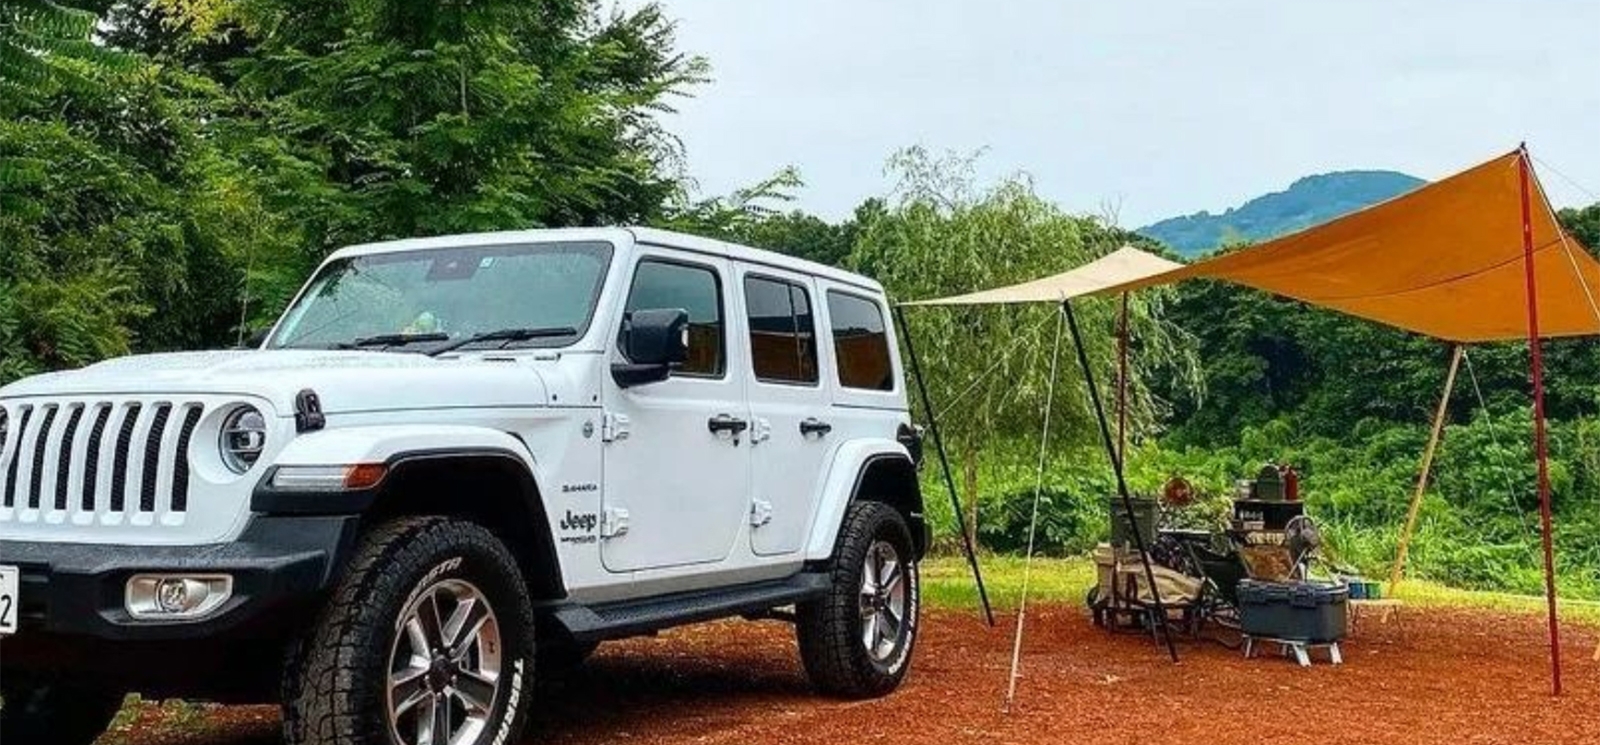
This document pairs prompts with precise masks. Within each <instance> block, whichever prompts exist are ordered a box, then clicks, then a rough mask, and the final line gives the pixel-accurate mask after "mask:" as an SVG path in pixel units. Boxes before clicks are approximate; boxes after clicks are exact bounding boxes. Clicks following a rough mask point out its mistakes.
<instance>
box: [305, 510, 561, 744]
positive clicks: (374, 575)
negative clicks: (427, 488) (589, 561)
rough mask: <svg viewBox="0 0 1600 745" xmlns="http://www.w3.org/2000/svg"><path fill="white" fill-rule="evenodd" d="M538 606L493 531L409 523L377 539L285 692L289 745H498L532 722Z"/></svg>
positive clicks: (387, 528)
mask: <svg viewBox="0 0 1600 745" xmlns="http://www.w3.org/2000/svg"><path fill="white" fill-rule="evenodd" d="M532 629H533V609H532V605H531V603H530V601H529V599H528V594H527V589H526V587H525V585H524V584H523V582H522V575H521V572H520V571H519V570H518V568H517V564H516V560H515V559H514V557H512V555H511V553H510V551H509V550H507V548H506V547H505V545H504V544H502V543H501V542H500V541H499V540H498V539H497V538H495V537H494V535H493V534H491V533H490V532H489V531H488V530H486V529H484V528H483V527H481V526H478V525H474V524H472V523H466V522H461V521H456V520H447V519H441V518H407V519H402V520H398V521H396V522H393V523H390V524H387V525H384V526H381V527H379V528H378V529H376V530H374V531H373V532H372V533H371V534H370V535H368V536H367V537H366V538H365V539H364V540H363V543H362V546H361V548H360V550H359V552H358V555H357V556H356V558H355V560H354V562H353V564H352V565H351V570H350V572H349V574H348V575H347V576H346V577H345V579H344V580H343V581H342V582H341V583H340V586H339V588H338V590H337V592H336V593H335V596H334V598H333V600H332V601H331V602H330V604H329V606H328V608H327V609H326V610H325V611H324V612H323V616H322V618H321V619H320V620H319V622H318V624H317V627H316V628H315V630H314V631H313V633H312V636H311V638H310V639H309V640H308V641H307V643H306V644H305V645H304V647H303V650H304V651H303V652H302V653H301V654H302V655H303V657H302V660H301V661H300V662H299V664H297V665H295V667H294V669H295V670H296V674H295V675H293V676H291V677H290V679H289V680H288V681H286V684H287V690H286V691H285V698H284V700H285V702H286V703H285V706H284V731H285V739H286V740H287V741H288V742H289V743H290V744H291V745H312V744H313V743H314V744H315V745H488V744H489V743H509V742H516V740H517V737H518V735H519V734H520V733H521V729H522V727H523V724H524V722H525V721H526V720H527V710H528V708H529V703H530V701H531V698H532V685H531V684H532V681H533V665H534V640H533V632H532Z"/></svg>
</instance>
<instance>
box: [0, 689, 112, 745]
mask: <svg viewBox="0 0 1600 745" xmlns="http://www.w3.org/2000/svg"><path fill="white" fill-rule="evenodd" d="M0 699H3V700H0V743H7V745H9V744H10V743H13V742H16V743H52V745H90V743H93V742H94V741H95V739H96V738H98V737H100V734H101V733H102V732H105V731H106V727H108V726H110V725H111V720H112V719H113V718H115V717H116V715H117V710H118V709H121V708H122V699H123V695H122V693H121V692H120V691H114V690H110V689H107V688H102V687H100V686H97V685H95V684H93V683H87V682H83V681H67V680H53V681H36V680H32V679H29V678H25V677H23V676H21V675H19V674H9V673H8V674H7V675H6V676H5V679H4V680H0Z"/></svg>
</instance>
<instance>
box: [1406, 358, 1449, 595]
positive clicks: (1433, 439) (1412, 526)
mask: <svg viewBox="0 0 1600 745" xmlns="http://www.w3.org/2000/svg"><path fill="white" fill-rule="evenodd" d="M1461 353H1462V349H1461V345H1460V344H1457V345H1455V348H1454V351H1452V352H1451V353H1450V372H1449V373H1447V374H1446V375H1445V376H1444V393H1441V394H1439V410H1438V411H1436V412H1434V414H1433V431H1432V432H1431V433H1429V434H1428V446H1427V447H1426V448H1424V449H1423V451H1422V474H1421V475H1420V476H1418V477H1417V489H1416V491H1413V492H1412V493H1411V506H1410V507H1408V508H1406V524H1405V527H1404V528H1402V529H1401V530H1400V545H1399V547H1398V548H1397V549H1396V550H1395V557H1394V567H1393V568H1391V569H1390V570H1389V591H1390V592H1394V589H1395V588H1397V587H1399V586H1400V578H1401V576H1402V575H1403V574H1404V573H1405V570H1406V554H1407V553H1408V552H1409V551H1410V549H1411V534H1412V532H1413V531H1415V530H1416V529H1417V514H1418V513H1419V512H1421V511H1422V493H1423V492H1424V491H1426V490H1427V488H1428V474H1429V472H1430V471H1432V470H1433V454H1434V453H1435V452H1436V451H1437V450H1438V448H1439V436H1440V435H1442V434H1444V415H1445V414H1446V413H1447V412H1448V411H1449V409H1450V394H1451V393H1452V392H1454V391H1455V389H1456V371H1457V370H1459V369H1461Z"/></svg>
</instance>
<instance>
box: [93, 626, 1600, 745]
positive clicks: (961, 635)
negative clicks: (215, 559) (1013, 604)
mask: <svg viewBox="0 0 1600 745" xmlns="http://www.w3.org/2000/svg"><path fill="white" fill-rule="evenodd" d="M1011 622H1012V619H1011V618H1010V617H1007V618H1006V619H1005V620H1004V622H1003V624H1002V626H1001V627H1000V628H997V629H989V628H987V627H985V626H984V625H983V624H982V623H981V622H980V621H979V620H978V619H977V618H976V614H974V613H966V612H952V611H934V612H931V613H928V614H927V615H926V616H925V617H924V622H923V627H922V640H921V645H920V647H919V649H918V650H917V655H916V659H915V662H914V668H913V671H912V675H911V678H910V680H909V681H908V682H907V684H906V686H905V687H904V688H903V689H902V690H901V691H900V692H899V693H897V694H895V695H894V696H891V697H889V698H887V699H884V700H881V701H871V702H865V703H844V702H838V701H830V700H826V699H820V698H817V697H815V696H813V695H812V694H811V693H810V691H809V690H808V689H807V687H806V683H805V679H804V677H803V676H802V674H801V671H800V668H799V662H798V660H797V657H796V655H795V653H794V641H793V634H792V632H791V631H790V630H789V628H788V627H786V626H783V625H780V624H775V623H766V624H759V625H756V624H747V623H727V624H714V625H708V626H697V627H692V628H687V629H682V630H678V631H674V632H670V633H666V634H663V635H662V636H660V637H659V638H654V639H640V640H634V641H628V642H621V643H616V644H611V645H607V646H605V647H603V648H602V649H601V652H600V653H599V654H598V655H597V656H596V658H595V659H594V661H593V662H592V663H591V664H590V665H589V666H588V667H586V668H585V670H584V671H583V672H582V673H580V674H578V675H577V676H575V677H574V678H572V679H571V680H569V681H567V682H565V683H563V684H559V685H556V684H552V685H548V686H546V687H545V688H544V690H542V691H541V695H542V697H543V700H542V701H541V702H540V704H539V707H538V714H537V715H536V720H535V722H534V725H533V728H532V731H531V733H530V737H529V740H528V742H529V743H530V744H531V743H553V744H568V745H589V744H591V743H592V744H596V745H598V744H599V743H652V744H661V745H668V744H675V743H685V744H687V743H696V744H697V745H705V744H716V743H728V744H729V745H734V744H737V745H744V744H746V743H835V742H837V743H843V742H884V743H939V744H940V745H951V744H952V743H968V742H970V743H985V744H986V745H996V744H1007V745H1011V744H1014V745H1034V744H1036V743H1039V744H1042V743H1062V742H1096V743H1140V744H1141V745H1147V744H1149V743H1204V744H1205V745H1214V744H1221V743H1251V744H1252V745H1257V744H1260V743H1278V742H1283V743H1290V742H1292V743H1318V744H1323V743H1351V744H1352V745H1354V744H1357V743H1359V744H1361V745H1379V744H1383V743H1408V744H1410V743H1452V744H1456V743H1586V744H1587V743H1595V742H1600V664H1596V663H1595V662H1592V661H1591V659H1590V654H1591V653H1592V652H1593V651H1594V649H1595V642H1596V635H1595V632H1594V630H1593V629H1591V628H1570V629H1569V630H1568V631H1567V633H1565V634H1564V640H1565V641H1566V642H1567V644H1568V645H1569V650H1568V661H1567V667H1566V671H1565V672H1566V681H1565V682H1566V687H1567V694H1566V695H1565V696H1564V697H1562V698H1560V699H1553V698H1551V697H1550V696H1548V695H1547V687H1548V681H1547V663H1546V657H1545V649H1544V645H1543V644H1542V643H1541V642H1540V640H1541V639H1542V638H1543V634H1544V627H1543V622H1542V620H1540V619H1539V618H1536V617H1532V616H1527V615H1521V614H1504V613H1495V612H1486V611H1467V610H1443V609H1427V610H1422V609H1407V610H1406V612H1405V615H1404V616H1403V617H1402V618H1401V619H1400V620H1399V622H1398V623H1390V624H1386V625H1385V624H1378V623H1374V622H1371V621H1366V622H1363V624H1362V626H1361V628H1360V629H1359V631H1358V633H1357V635H1356V636H1355V638H1353V639H1351V640H1350V641H1349V642H1347V643H1346V645H1345V650H1344V652H1345V664H1344V665H1343V666H1340V667H1332V666H1328V665H1325V664H1320V663H1319V664H1318V665H1316V666H1315V667H1313V668H1310V669H1301V668H1299V667H1296V666H1295V665H1294V664H1293V663H1291V662H1288V661H1286V660H1283V659H1279V658H1267V659H1254V660H1245V659H1243V658H1242V657H1241V655H1240V654H1239V653H1238V652H1237V651H1231V650H1228V649H1224V648H1223V647H1221V646H1219V645H1216V644H1211V643H1201V642H1187V643H1185V644H1183V645H1182V646H1181V647H1180V648H1179V651H1180V653H1181V654H1182V655H1183V662H1182V664H1180V665H1178V666H1173V665H1172V664H1171V663H1170V662H1168V661H1167V659H1166V656H1165V653H1164V652H1163V651H1162V650H1160V649H1159V648H1157V647H1156V646H1155V645H1154V644H1153V643H1152V642H1151V641H1150V639H1149V638H1148V637H1140V636H1132V635H1112V634H1108V633H1106V632H1104V631H1101V630H1099V629H1095V628H1093V627H1092V626H1090V624H1089V621H1088V618H1087V617H1086V615H1085V614H1084V612H1083V611H1081V610H1079V609H1078V608H1075V607H1067V606H1054V607H1045V608H1042V609H1039V610H1036V611H1034V612H1033V613H1031V614H1030V616H1029V623H1028V635H1027V637H1028V638H1027V643H1026V646H1025V647H1024V655H1023V672H1024V677H1023V679H1022V681H1021V683H1020V684H1019V688H1018V703H1017V705H1016V707H1015V708H1014V710H1013V711H1012V712H1011V714H1009V715H1007V714H1004V713H1002V712H1001V704H1002V700H1003V697H1004V694H1005V684H1006V671H1007V666H1008V664H1009V660H1010V652H1011V626H1010V623H1011ZM135 714H136V716H135V717H134V718H133V720H132V721H130V722H128V723H126V724H125V725H123V726H122V727H121V728H119V729H118V730H116V731H114V732H113V733H112V734H111V735H109V736H108V737H107V738H105V739H104V740H103V741H102V743H105V744H106V745H113V744H114V745H271V744H272V743H276V742H277V737H278V732H277V726H278V725H277V714H276V710H274V709H271V708H211V707H208V708H198V707H173V706H170V705H169V706H166V707H157V706H154V705H144V706H141V707H139V709H138V710H137V712H135Z"/></svg>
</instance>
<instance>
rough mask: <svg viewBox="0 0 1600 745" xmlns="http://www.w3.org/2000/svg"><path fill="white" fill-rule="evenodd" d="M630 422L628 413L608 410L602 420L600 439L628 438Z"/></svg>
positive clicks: (603, 440) (605, 440)
mask: <svg viewBox="0 0 1600 745" xmlns="http://www.w3.org/2000/svg"><path fill="white" fill-rule="evenodd" d="M629 431H631V430H630V423H629V420H628V415H627V414H618V413H616V412H614V411H608V412H606V414H605V417H604V418H602V420H601V422H600V441H601V442H616V441H618V440H626V439H628V432H629Z"/></svg>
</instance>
